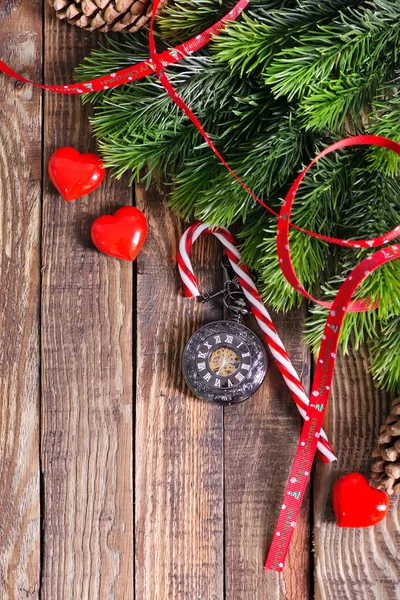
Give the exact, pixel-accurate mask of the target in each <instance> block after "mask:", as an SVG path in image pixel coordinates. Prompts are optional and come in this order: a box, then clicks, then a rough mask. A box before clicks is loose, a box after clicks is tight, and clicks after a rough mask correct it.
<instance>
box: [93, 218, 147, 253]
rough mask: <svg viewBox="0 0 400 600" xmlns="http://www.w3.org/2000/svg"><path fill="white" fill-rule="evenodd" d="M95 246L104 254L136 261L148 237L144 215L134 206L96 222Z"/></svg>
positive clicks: (94, 229) (94, 232) (94, 227)
mask: <svg viewBox="0 0 400 600" xmlns="http://www.w3.org/2000/svg"><path fill="white" fill-rule="evenodd" d="M91 235H92V240H93V244H94V245H95V246H96V248H98V249H99V250H100V251H101V252H104V254H108V255H109V256H114V257H115V258H122V259H123V260H131V261H133V260H135V258H136V257H137V255H138V254H139V252H140V250H141V248H142V246H143V244H144V241H145V239H146V236H147V221H146V217H145V216H144V214H143V213H142V212H141V211H140V210H139V209H138V208H135V207H134V206H124V207H123V208H120V209H118V210H117V212H116V213H115V214H114V215H106V216H104V217H99V218H98V219H96V220H95V222H94V223H93V225H92V230H91Z"/></svg>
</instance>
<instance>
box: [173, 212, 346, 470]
mask: <svg viewBox="0 0 400 600" xmlns="http://www.w3.org/2000/svg"><path fill="white" fill-rule="evenodd" d="M202 233H212V234H213V235H215V237H216V238H218V239H219V241H220V242H221V243H222V245H223V246H224V250H225V254H226V256H227V257H228V259H229V262H230V264H231V266H232V269H233V270H234V271H235V273H236V275H237V278H238V280H239V283H240V285H241V287H242V290H243V293H244V295H245V296H246V298H247V300H248V302H249V304H250V306H251V310H252V312H253V314H254V316H255V317H256V319H257V322H258V324H259V326H260V328H261V331H262V332H263V335H264V339H265V340H266V342H267V344H268V346H269V349H270V351H271V354H272V355H273V356H274V358H275V360H276V363H277V365H278V368H279V370H280V372H281V373H282V376H283V378H284V380H285V381H286V384H287V386H288V388H289V390H290V392H291V394H292V397H293V400H294V401H295V403H296V405H297V408H298V410H299V413H300V414H301V416H302V417H303V419H304V417H305V416H306V409H307V406H308V405H309V403H310V401H309V398H308V396H307V394H306V392H305V389H304V386H303V384H302V383H301V381H300V378H299V376H298V374H297V372H296V369H295V368H294V366H293V364H292V362H291V360H290V358H289V355H288V353H287V352H286V350H285V347H284V345H283V343H282V340H281V339H280V337H279V335H278V332H277V330H276V329H275V326H274V324H273V323H272V320H271V317H270V316H269V313H268V311H267V309H266V308H265V305H264V303H263V301H262V299H261V296H260V294H259V293H258V291H257V288H256V286H255V283H254V282H253V280H252V278H251V275H250V271H249V270H248V268H247V267H246V266H245V265H243V264H240V253H239V251H238V249H237V248H236V243H235V239H234V237H233V236H232V235H231V234H230V233H229V231H228V230H227V229H223V228H218V229H216V228H212V227H211V226H210V225H209V224H208V223H195V224H194V225H192V226H191V227H189V229H187V230H186V231H185V233H184V234H183V236H182V238H181V241H180V243H179V250H178V265H179V273H180V276H181V278H182V282H183V285H184V289H185V294H186V296H187V297H188V298H195V297H197V296H200V291H199V288H198V284H197V280H196V277H195V274H194V271H193V267H192V263H191V261H190V253H191V250H192V246H193V243H194V242H195V241H196V240H197V239H198V238H199V237H200V235H201V234H202ZM318 450H319V451H320V452H321V455H322V459H323V460H324V462H331V461H333V460H336V456H335V454H334V452H333V450H332V447H331V445H330V443H329V442H328V439H327V436H326V433H325V432H324V430H323V429H321V433H320V438H319V442H318Z"/></svg>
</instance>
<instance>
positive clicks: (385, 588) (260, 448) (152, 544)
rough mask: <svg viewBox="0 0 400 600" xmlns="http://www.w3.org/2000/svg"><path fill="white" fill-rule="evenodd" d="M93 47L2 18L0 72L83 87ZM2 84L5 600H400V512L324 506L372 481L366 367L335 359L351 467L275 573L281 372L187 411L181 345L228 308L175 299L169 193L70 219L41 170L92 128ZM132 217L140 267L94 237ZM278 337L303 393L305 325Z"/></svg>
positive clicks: (359, 358) (200, 254)
mask: <svg viewBox="0 0 400 600" xmlns="http://www.w3.org/2000/svg"><path fill="white" fill-rule="evenodd" d="M95 43H96V39H95V36H92V35H90V34H88V33H83V32H80V31H77V30H76V29H75V28H72V27H69V26H68V25H66V24H65V23H59V22H58V21H56V19H55V18H54V16H52V15H51V11H50V10H49V9H48V7H46V6H44V4H43V5H42V2H41V0H13V1H12V0H3V1H2V2H1V3H0V48H1V57H2V58H3V59H4V60H5V61H6V62H9V63H10V64H11V65H12V66H13V67H14V68H15V69H17V70H18V71H19V72H21V73H23V74H25V75H27V76H28V77H30V78H32V79H34V80H37V81H41V80H42V79H43V80H44V81H45V82H47V83H56V82H57V83H60V82H64V81H65V80H67V81H70V80H71V75H72V72H73V68H74V66H75V65H77V64H78V63H79V62H80V60H81V59H82V57H83V56H84V55H85V54H87V53H88V51H89V50H90V48H91V47H92V46H93V45H94V44H95ZM0 79H1V86H0V202H1V204H0V207H1V211H0V241H1V262H0V297H1V311H0V358H1V360H0V375H1V378H0V394H1V396H0V472H1V475H0V598H1V599H2V600H14V599H18V600H20V599H23V598H42V599H44V600H87V599H90V600H109V599H110V600H111V599H119V600H131V599H132V600H133V599H137V600H223V599H225V600H258V599H260V600H261V599H263V600H264V599H272V600H275V599H283V598H287V599H290V600H303V599H310V598H312V597H316V598H318V599H326V600H345V599H354V600H376V599H379V600H384V599H394V598H397V599H398V598H400V574H399V567H398V560H399V555H400V553H399V542H400V533H399V532H400V524H399V512H398V508H397V503H396V502H395V501H394V502H393V505H392V507H391V511H390V516H389V517H388V518H387V520H386V521H385V522H384V523H383V524H381V525H379V526H377V527H376V528H374V529H367V530H339V529H338V528H337V527H336V525H335V522H334V518H333V513H332V506H331V490H332V485H333V483H334V482H335V481H336V479H337V478H338V477H339V476H340V475H342V474H344V473H346V472H348V471H350V470H360V471H362V472H364V473H366V474H367V473H368V467H369V462H370V453H371V449H372V446H373V444H374V439H375V436H376V434H377V431H378V428H379V425H380V424H381V423H382V422H383V421H384V418H385V415H386V413H387V405H388V401H389V399H388V398H387V397H386V396H385V395H384V394H383V393H381V392H378V391H376V390H375V388H374V386H373V384H372V381H371V377H370V376H369V375H368V354H367V352H366V351H365V350H362V351H361V352H359V353H358V354H357V355H353V354H352V355H351V356H350V357H349V358H346V360H343V359H342V357H340V358H339V360H338V365H337V372H336V381H335V385H334V390H333V393H332V398H331V404H330V409H329V415H328V419H327V423H326V429H327V431H328V433H329V436H330V439H331V440H332V442H333V444H334V446H335V448H336V449H337V451H338V455H339V461H338V463H337V466H336V465H331V466H326V465H322V463H321V462H320V461H317V466H316V469H315V472H314V474H313V478H312V484H311V490H310V492H309V493H308V495H307V498H306V501H305V502H304V506H303V510H302V513H301V519H300V522H299V524H298V527H297V528H296V532H295V537H294V541H293V544H292V547H291V552H290V555H289V559H288V561H287V565H286V567H285V569H284V571H283V573H282V574H281V575H278V574H276V573H265V572H264V571H263V568H262V567H263V561H264V558H265V555H266V550H267V547H268V544H269V542H270V540H271V536H272V532H273V528H274V525H275V520H276V517H277V514H278V509H279V506H280V504H281V502H282V495H283V490H284V485H285V482H286V478H287V475H288V472H289V467H290V464H291V460H292V457H293V455H294V451H295V447H296V442H297V439H298V434H299V431H300V426H301V421H300V418H299V415H298V413H297V411H296V408H295V406H294V404H293V402H292V401H291V400H290V398H289V395H288V392H287V389H286V387H285V385H284V384H283V382H282V379H281V377H280V375H279V373H278V371H277V369H276V366H275V365H274V364H273V362H272V361H271V366H270V369H269V373H268V376H267V380H266V382H265V383H264V385H263V387H262V389H261V391H260V392H259V393H258V394H257V395H256V396H254V397H253V398H252V399H251V400H250V401H247V402H245V403H244V404H242V405H240V406H236V407H232V408H226V409H225V410H224V409H222V408H220V407H216V406H210V405H207V404H206V403H204V402H201V401H199V400H196V399H195V398H194V397H193V396H192V394H190V393H189V391H188V389H187V387H186V386H185V384H184V382H183V379H182V374H181V367H180V359H181V355H182V350H183V347H184V344H185V341H186V340H187V339H188V337H189V336H190V334H191V333H192V332H194V331H195V330H196V328H198V327H199V326H200V325H201V324H203V323H205V322H208V321H211V320H213V319H218V318H220V317H221V315H222V309H221V306H220V305H219V304H218V303H216V304H210V305H208V306H207V307H204V306H200V305H198V304H197V303H196V302H190V301H185V300H184V299H183V297H182V296H181V295H180V283H179V280H178V276H177V268H176V248H177V243H178V239H179V236H180V234H181V232H182V230H183V227H184V225H183V224H182V223H180V222H179V221H178V219H177V218H176V217H175V216H174V215H173V214H172V213H171V212H170V211H169V210H168V209H167V208H166V202H165V197H164V196H163V194H162V193H160V192H158V191H156V189H154V188H153V189H151V190H149V191H145V189H144V187H143V186H141V185H139V186H137V187H136V190H135V193H132V190H131V188H129V186H128V183H127V180H126V179H124V180H122V181H119V182H117V181H116V180H115V179H113V178H112V177H111V176H110V174H108V176H107V178H106V181H105V182H104V184H103V185H102V187H101V188H100V189H99V190H97V191H96V192H95V193H93V194H91V195H90V196H89V197H86V198H84V199H80V200H77V201H75V202H71V203H69V204H67V203H66V202H64V201H63V200H62V199H61V198H60V196H59V195H58V194H57V193H55V190H54V188H53V187H52V185H51V184H50V183H49V181H48V178H47V175H46V166H47V162H48V159H49V156H50V155H51V153H52V152H53V151H54V150H55V149H56V148H58V147H60V146H62V145H66V144H68V145H71V146H74V147H76V148H78V149H79V150H81V151H87V150H95V144H94V141H93V139H91V137H90V130H89V126H88V110H87V109H86V108H82V105H81V102H80V99H79V98H76V97H61V96H56V95H51V94H44V95H42V93H41V92H40V91H39V90H36V89H35V90H34V89H32V88H31V87H29V86H26V85H21V84H20V83H16V82H14V81H12V80H10V79H6V78H4V77H1V78H0ZM132 202H136V205H137V206H138V207H139V208H140V209H142V210H143V211H144V212H145V214H146V215H147V217H148V220H149V225H150V233H149V237H148V241H147V243H146V246H145V248H144V250H143V252H142V253H141V255H140V257H139V259H138V261H137V263H136V264H134V265H133V267H132V265H131V264H128V263H124V262H120V261H117V260H113V259H110V258H107V257H106V256H104V255H101V254H100V253H98V252H96V251H95V250H94V248H93V247H92V244H91V243H90V239H89V229H90V225H91V223H92V221H93V220H94V219H95V218H96V217H97V216H98V215H101V214H104V213H110V212H112V211H114V210H115V209H116V208H117V207H120V206H123V205H129V204H131V203H132ZM219 260H220V248H219V247H218V244H217V243H216V242H215V241H212V240H210V239H207V240H204V241H202V242H199V243H198V245H196V249H195V258H194V261H195V264H196V268H197V272H198V273H199V278H200V281H201V285H202V288H203V289H204V290H208V291H212V290H216V289H218V287H219V286H220V285H221V277H222V275H221V272H220V270H219V269H216V268H215V265H216V264H217V263H218V261H219ZM275 321H276V324H277V326H278V329H279V330H280V332H281V335H282V337H283V339H284V342H285V343H286V345H287V347H288V350H289V352H290V354H291V356H292V357H293V361H294V363H295V366H296V368H297V369H298V370H299V372H301V374H302V378H303V381H304V382H305V384H306V386H308V385H309V382H310V372H311V371H312V363H311V359H310V354H309V352H308V351H307V349H306V348H305V346H304V344H303V342H301V332H302V327H303V322H304V312H302V311H300V312H297V313H292V314H290V315H288V316H286V317H283V316H281V315H279V316H276V319H275ZM313 549H314V550H315V551H314V552H313Z"/></svg>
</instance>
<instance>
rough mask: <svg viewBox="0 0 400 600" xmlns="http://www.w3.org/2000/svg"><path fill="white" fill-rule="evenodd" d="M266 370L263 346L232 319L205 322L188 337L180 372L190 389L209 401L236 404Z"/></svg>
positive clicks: (260, 380) (260, 381)
mask: <svg viewBox="0 0 400 600" xmlns="http://www.w3.org/2000/svg"><path fill="white" fill-rule="evenodd" d="M266 370H267V358H266V355H265V351H264V347H263V345H262V343H261V342H260V340H259V339H258V337H257V336H256V335H255V333H253V332H252V331H251V330H250V329H248V328H247V327H244V325H241V324H240V323H235V322H233V321H216V322H215V323H210V324H209V325H205V326H204V327H202V328H201V329H199V330H198V331H196V333H195V334H194V335H192V337H191V338H190V340H189V341H188V343H187V344H186V347H185V350H184V353H183V374H184V376H185V380H186V382H187V384H188V385H189V387H190V388H191V389H192V390H193V392H194V393H195V394H196V395H197V396H199V397H200V398H203V399H204V400H208V401H209V402H214V403H218V404H236V403H238V402H242V400H246V398H249V397H250V396H251V395H252V394H254V392H255V391H256V390H257V389H258V388H259V387H260V385H261V383H262V381H263V379H264V376H265V373H266Z"/></svg>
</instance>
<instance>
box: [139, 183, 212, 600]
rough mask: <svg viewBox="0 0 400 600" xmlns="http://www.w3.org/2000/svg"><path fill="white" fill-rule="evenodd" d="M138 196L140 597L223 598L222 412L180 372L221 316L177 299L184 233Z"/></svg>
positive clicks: (203, 254) (207, 284) (150, 197)
mask: <svg viewBox="0 0 400 600" xmlns="http://www.w3.org/2000/svg"><path fill="white" fill-rule="evenodd" d="M136 197H137V205H138V207H139V208H140V209H141V210H143V211H144V212H145V214H146V216H147V218H148V220H149V225H150V232H149V237H148V241H147V243H146V245H145V247H144V249H143V251H142V253H141V254H140V255H139V258H138V291H137V295H138V313H137V320H138V346H137V348H138V349H137V361H138V370H137V399H136V598H137V600H150V599H151V600H166V599H168V600H170V599H171V600H178V599H179V600H186V599H187V600H200V599H201V600H222V598H223V570H224V566H223V462H222V460H223V415H222V408H221V407H218V406H212V405H209V404H207V403H205V402H203V401H200V400H198V399H196V398H195V397H194V396H193V394H192V393H191V392H190V391H189V390H188V388H187V387H186V386H185V383H184V380H183V376H182V372H181V356H182V353H183V349H184V346H185V343H186V341H187V339H188V338H189V336H190V335H191V334H192V333H194V331H195V330H196V329H197V328H198V327H199V326H201V325H202V324H204V323H206V322H210V321H212V320H216V319H219V318H221V317H222V310H221V307H220V306H219V308H217V305H216V304H215V303H213V302H212V303H210V304H209V305H207V306H206V305H200V304H198V303H196V301H194V300H191V301H190V300H185V299H184V298H183V297H182V295H181V284H180V281H179V279H178V271H177V266H176V261H175V256H176V250H177V244H178V240H179V237H180V234H181V233H182V229H181V225H180V224H179V223H178V220H177V219H176V218H175V217H174V216H173V215H172V214H171V213H170V212H169V211H168V209H167V208H166V200H165V198H164V196H163V195H159V194H157V193H156V192H155V190H151V191H150V192H148V193H144V189H143V187H142V186H139V187H138V188H137V194H136ZM210 238H211V236H207V239H206V240H204V241H203V240H199V241H198V242H197V243H196V246H195V249H194V252H193V256H194V257H197V259H196V260H195V264H196V265H197V266H198V269H197V270H198V272H199V279H200V281H201V284H202V288H203V289H204V290H213V289H216V288H217V287H218V283H220V282H221V278H220V275H218V276H217V270H218V268H217V265H218V262H219V258H218V257H219V256H220V254H219V249H218V246H217V244H216V241H215V240H213V239H210ZM199 265H200V266H199Z"/></svg>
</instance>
